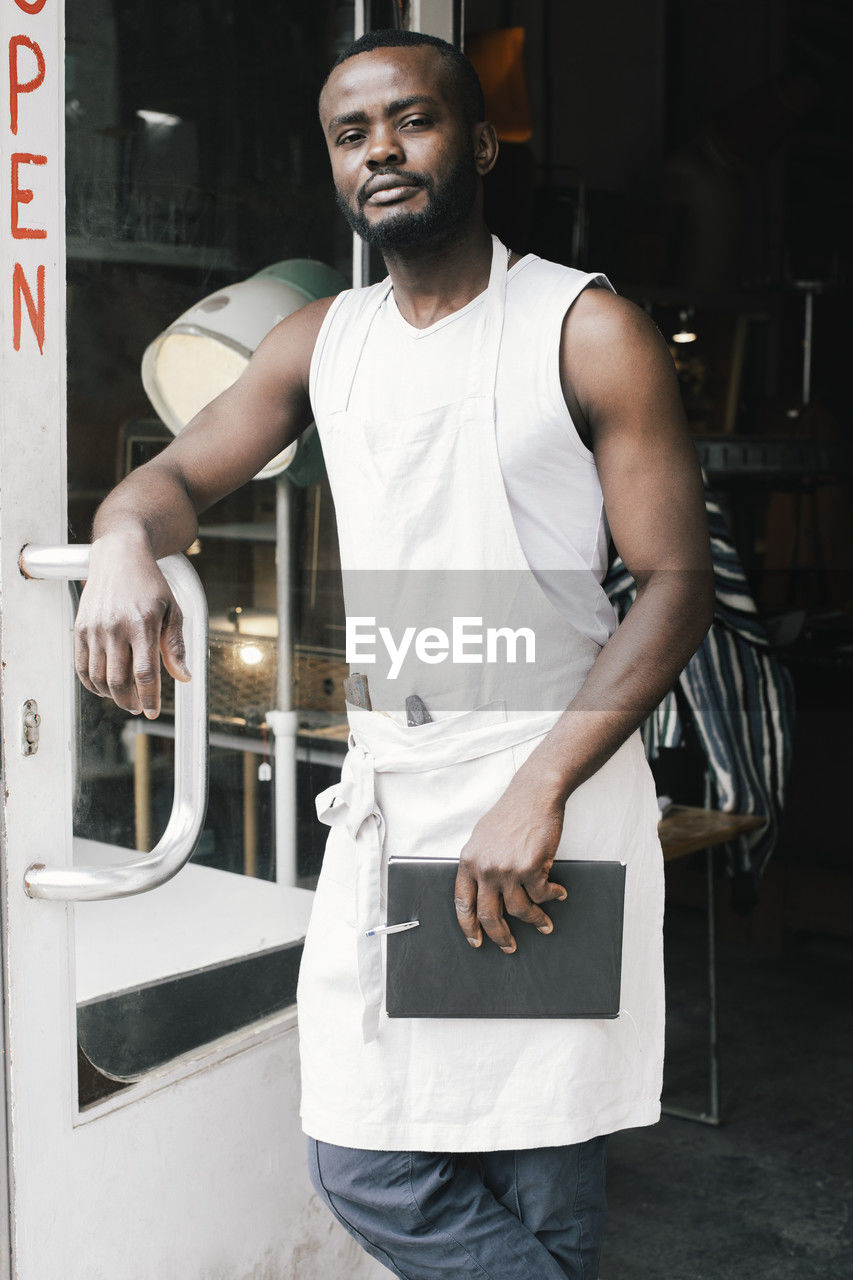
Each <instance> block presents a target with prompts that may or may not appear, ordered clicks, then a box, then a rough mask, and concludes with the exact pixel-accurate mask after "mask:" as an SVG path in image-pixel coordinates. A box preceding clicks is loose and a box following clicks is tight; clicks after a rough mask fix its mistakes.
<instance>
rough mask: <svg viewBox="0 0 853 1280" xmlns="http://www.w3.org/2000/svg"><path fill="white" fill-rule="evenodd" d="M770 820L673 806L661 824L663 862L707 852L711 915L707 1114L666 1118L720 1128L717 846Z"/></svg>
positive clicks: (672, 1111)
mask: <svg viewBox="0 0 853 1280" xmlns="http://www.w3.org/2000/svg"><path fill="white" fill-rule="evenodd" d="M766 821H767V819H766V818H762V817H760V816H758V815H757V814H748V813H723V812H722V811H721V810H719V809H703V808H695V807H693V806H691V805H673V806H672V807H671V808H670V809H668V810H667V812H666V813H665V814H664V816H663V817H662V818H661V820H660V822H659V823H658V835H659V836H660V842H661V848H662V849H663V858H664V862H674V861H675V859H676V858H683V857H686V855H687V854H690V853H697V852H698V851H699V850H700V849H704V850H705V867H706V877H707V897H706V902H707V912H708V1032H709V1034H708V1077H709V1105H708V1110H707V1111H690V1110H688V1109H686V1108H684V1107H671V1106H661V1111H662V1112H663V1113H664V1114H665V1115H670V1116H679V1117H680V1118H681V1119H682V1120H697V1121H698V1122H699V1123H700V1124H711V1125H718V1124H720V1122H721V1115H720V1064H719V1055H718V1047H717V946H716V901H715V895H714V853H713V851H714V847H715V846H716V845H718V844H725V843H726V842H727V841H728V840H736V839H737V838H738V837H739V836H742V835H744V834H745V832H747V831H755V830H757V829H758V828H759V827H763V826H764V824H765V823H766Z"/></svg>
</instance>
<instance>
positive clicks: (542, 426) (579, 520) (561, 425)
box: [311, 254, 617, 645]
mask: <svg viewBox="0 0 853 1280" xmlns="http://www.w3.org/2000/svg"><path fill="white" fill-rule="evenodd" d="M582 282H583V284H582ZM583 285H598V286H602V287H604V288H608V289H612V288H613V286H612V285H611V284H610V282H609V280H608V279H607V277H606V276H604V275H601V274H598V273H585V272H582V271H577V270H575V269H573V268H571V267H564V266H561V265H559V264H558V263H555V262H548V261H546V260H545V259H543V258H538V257H536V256H535V255H534V254H528V255H527V256H526V257H524V258H522V259H521V260H520V261H519V262H517V263H516V264H515V266H513V267H511V268H510V269H509V271H508V273H507V286H506V313H505V320H504V338H503V344H502V348H501V352H502V354H501V362H500V366H499V369H498V377H497V386H496V400H497V406H496V433H497V442H498V455H499V459H500V465H501V473H502V475H503V479H504V485H505V487H506V491H507V498H508V499H509V505H510V510H511V512H512V517H513V521H514V523H515V527H516V531H517V533H518V538H519V541H520V543H521V546H522V549H523V551H524V554H525V556H526V558H527V562H528V564H529V565H530V567H531V569H532V571H533V573H534V575H535V577H536V578H537V580H538V581H539V583H540V585H541V587H542V590H543V591H544V592H545V594H546V595H547V596H548V597H549V599H550V600H551V602H552V604H553V605H554V606H555V607H556V608H557V609H558V610H559V611H560V613H562V614H563V616H564V617H566V618H567V619H568V620H569V621H570V622H571V623H572V625H573V626H574V627H576V628H577V630H578V631H580V632H581V633H582V634H584V635H586V636H589V638H590V639H592V640H594V641H595V642H596V643H597V644H599V645H603V644H605V643H606V641H607V640H608V639H609V637H610V636H611V635H612V634H613V632H614V631H615V630H616V625H617V619H616V615H615V612H614V610H613V607H612V605H611V604H610V601H609V599H608V597H607V595H606V593H605V591H604V590H603V588H602V586H601V583H602V581H603V579H604V575H605V573H606V572H607V562H608V544H609V530H608V527H607V517H606V514H605V511H604V502H603V499H602V494H601V485H600V483H599V479H598V471H597V470H596V466H595V459H594V456H593V454H592V452H591V450H589V449H588V448H587V447H586V445H585V444H584V443H583V442H582V440H581V439H580V436H579V435H578V432H577V428H576V427H575V425H574V423H573V421H572V418H571V415H570V413H569V411H568V409H567V407H566V402H565V399H564V397H563V391H562V387H561V385H560V369H559V349H560V335H561V331H562V324H563V318H564V316H565V314H566V311H567V310H568V308H569V307H570V306H571V303H572V301H573V300H574V298H575V297H576V296H577V294H578V292H579V289H580V287H583ZM485 296H486V295H485V293H482V294H480V295H479V296H478V297H476V298H474V299H473V301H472V302H469V303H468V305H467V306H465V307H462V308H461V309H460V310H458V311H454V312H453V313H452V314H451V315H449V316H445V317H444V318H443V319H441V320H438V321H437V322H436V323H435V324H432V325H430V326H429V327H428V328H426V329H416V328H414V326H413V325H410V324H409V323H408V322H407V321H406V320H404V319H403V317H402V316H401V314H400V312H399V310H398V309H397V305H396V303H395V301H394V294H393V291H392V292H391V293H389V295H388V297H387V298H386V299H385V300H384V302H383V303H382V305H381V306H380V308H379V310H378V312H377V314H376V317H375V319H374V321H373V324H372V326H371V329H370V332H369V334H368V337H367V341H366V342H365V346H364V349H363V351H362V355H361V360H360V363H359V367H358V372H357V375H356V379H355V382H354V384H353V388H352V395H351V400H350V404H351V408H352V410H353V411H354V412H355V413H357V414H359V415H360V416H362V417H365V418H368V419H374V418H375V417H377V416H378V415H379V414H380V413H381V415H383V416H385V417H387V418H391V419H393V418H395V417H399V418H400V419H404V418H407V417H409V416H410V415H411V414H412V413H414V412H419V411H426V410H430V409H434V408H437V407H438V406H439V405H442V404H444V403H445V402H446V401H448V400H449V399H453V398H454V396H455V395H456V388H457V387H458V386H460V385H461V384H462V382H463V381H464V378H465V374H466V367H467V362H468V359H469V353H470V349H471V340H472V335H473V332H474V329H475V326H476V324H477V321H478V318H479V313H480V310H481V308H482V306H483V304H484V300H485ZM324 331H325V332H324V333H321V335H320V339H319V341H318V344H317V349H316V350H315V353H314V360H313V362H312V375H311V376H312V383H311V401H312V404H313V405H314V406H315V413H317V414H321V413H322V412H323V406H324V404H325V402H326V400H327V396H328V389H327V388H326V387H325V386H324V385H323V383H324V378H323V376H322V374H321V376H320V377H319V378H318V377H317V370H318V369H321V370H322V371H324V372H325V373H326V376H327V377H333V376H334V370H335V367H336V362H335V360H334V358H333V359H323V357H324V355H328V354H329V353H327V352H324V350H323V345H324V337H325V335H326V333H327V332H328V326H324Z"/></svg>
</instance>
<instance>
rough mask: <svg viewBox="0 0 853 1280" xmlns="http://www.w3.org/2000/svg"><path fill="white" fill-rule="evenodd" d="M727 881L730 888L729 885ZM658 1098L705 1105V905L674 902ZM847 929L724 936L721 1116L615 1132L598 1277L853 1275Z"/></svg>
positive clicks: (850, 953) (851, 984) (851, 986)
mask: <svg viewBox="0 0 853 1280" xmlns="http://www.w3.org/2000/svg"><path fill="white" fill-rule="evenodd" d="M722 892H725V889H724V888H723V889H722ZM665 948H666V974H667V1009H668V1014H667V1058H666V1067H665V1074H664V1100H665V1101H667V1102H670V1103H673V1104H675V1105H681V1106H687V1107H693V1108H696V1109H698V1110H701V1109H704V1107H705V1106H707V1101H706V1097H707V1094H706V1092H705V1080H706V1077H707V1064H706V1057H705V1055H706V1054H707V1041H706V1037H707V1003H706V984H707V978H706V970H705V963H706V960H705V957H706V951H705V917H704V914H703V913H702V912H700V911H697V910H695V909H693V908H686V907H676V908H667V921H666V926H665ZM851 979H853V942H850V941H845V940H840V939H832V938H822V937H817V936H814V935H795V936H793V937H791V938H790V939H789V940H788V942H787V943H786V946H785V950H784V952H783V954H782V955H781V956H769V955H767V954H765V953H761V952H758V951H756V950H755V949H753V948H750V947H747V946H745V945H743V944H736V943H731V942H721V943H720V944H719V951H718V980H719V1000H720V1057H721V1107H722V1113H723V1124H722V1126H721V1127H720V1128H718V1129H715V1128H711V1127H709V1126H706V1125H700V1124H695V1123H692V1122H689V1121H685V1120H681V1119H676V1118H674V1117H668V1116H664V1117H662V1119H661V1121H660V1123H659V1124H657V1125H654V1126H649V1127H647V1128H644V1129H629V1130H623V1131H622V1132H620V1133H616V1134H613V1135H612V1137H611V1139H610V1144H609V1155H608V1199H609V1205H610V1213H609V1224H608V1230H607V1237H606V1241H605V1246H604V1252H603V1254H602V1259H601V1272H600V1280H735V1278H736V1280H851V1278H853V1231H851V1223H850V1206H851V1204H853V1124H851V1120H853V1114H851V1113H853V1071H851V1044H853V1036H851V1030H853V981H851Z"/></svg>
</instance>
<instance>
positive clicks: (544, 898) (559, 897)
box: [522, 872, 568, 902]
mask: <svg viewBox="0 0 853 1280" xmlns="http://www.w3.org/2000/svg"><path fill="white" fill-rule="evenodd" d="M522 884H523V885H524V888H525V890H526V892H527V895H528V897H529V898H530V900H531V902H565V900H566V898H567V897H568V891H567V890H566V889H565V888H564V887H563V885H561V884H557V883H556V882H555V881H553V880H549V879H548V878H547V875H546V874H545V873H544V872H543V874H542V875H541V876H540V877H538V878H537V879H536V880H522Z"/></svg>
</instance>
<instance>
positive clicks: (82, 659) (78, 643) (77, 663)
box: [74, 631, 98, 693]
mask: <svg viewBox="0 0 853 1280" xmlns="http://www.w3.org/2000/svg"><path fill="white" fill-rule="evenodd" d="M74 670H75V671H76V672H77V679H78V680H79V681H80V683H81V684H82V686H83V688H84V689H88V690H89V692H90V693H97V692H98V691H97V689H96V688H95V687H94V685H93V684H92V681H91V680H90V679H89V642H88V641H87V639H86V636H85V634H84V633H83V632H82V631H75V632H74Z"/></svg>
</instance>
